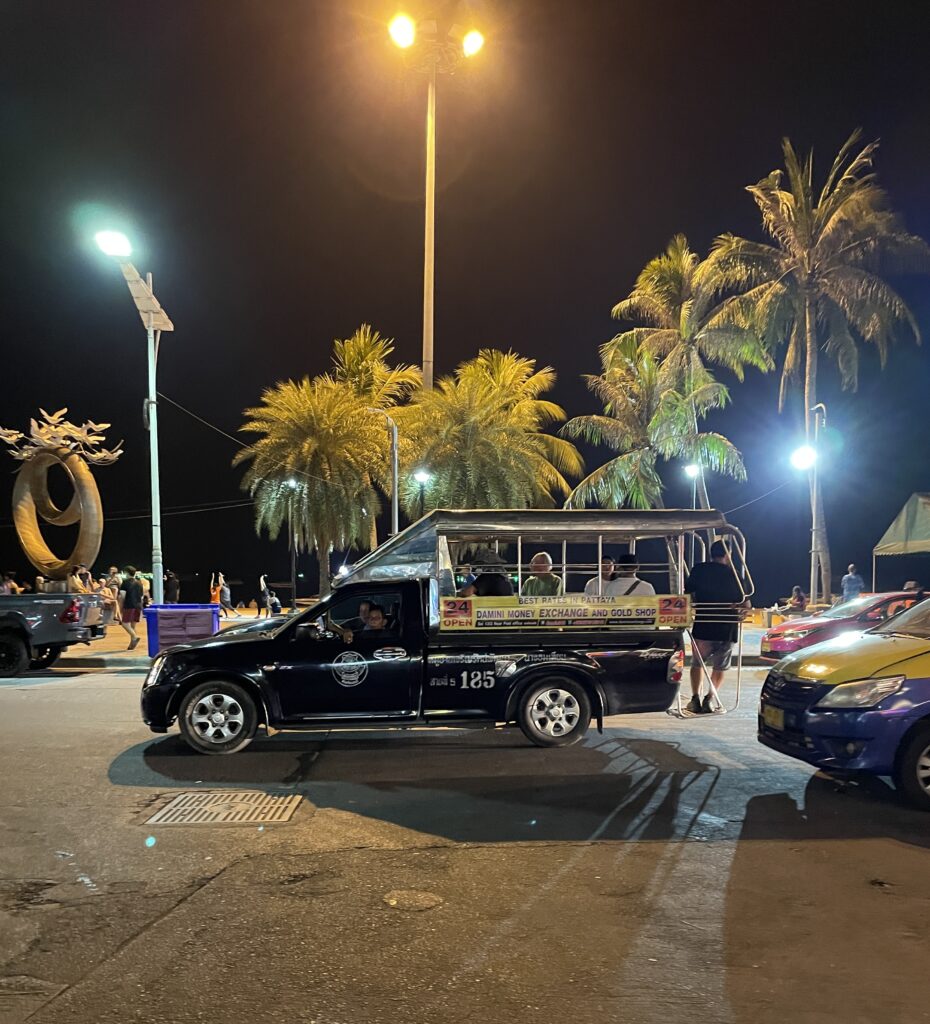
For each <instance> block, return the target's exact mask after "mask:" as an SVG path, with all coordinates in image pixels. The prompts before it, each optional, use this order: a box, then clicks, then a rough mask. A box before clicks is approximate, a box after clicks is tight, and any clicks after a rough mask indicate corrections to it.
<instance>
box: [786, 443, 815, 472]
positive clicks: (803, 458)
mask: <svg viewBox="0 0 930 1024" xmlns="http://www.w3.org/2000/svg"><path fill="white" fill-rule="evenodd" d="M816 461H817V452H816V451H815V450H814V449H813V448H811V446H810V445H809V444H802V445H801V447H800V448H795V450H794V451H793V452H792V453H791V465H792V466H794V468H795V469H812V468H813V466H814V463H815V462H816Z"/></svg>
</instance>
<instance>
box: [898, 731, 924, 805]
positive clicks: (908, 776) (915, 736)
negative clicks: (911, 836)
mask: <svg viewBox="0 0 930 1024" xmlns="http://www.w3.org/2000/svg"><path fill="white" fill-rule="evenodd" d="M894 784H895V787H896V788H897V789H898V791H899V792H901V793H903V794H904V795H905V796H906V797H907V799H908V800H909V801H910V802H911V803H912V804H913V805H914V806H915V807H919V808H920V809H921V810H922V811H930V725H920V726H918V727H917V728H916V729H915V730H914V732H912V733H911V735H910V737H909V739H907V740H906V741H905V743H904V745H903V746H902V748H901V750H900V752H899V753H898V758H897V763H896V764H895V771H894Z"/></svg>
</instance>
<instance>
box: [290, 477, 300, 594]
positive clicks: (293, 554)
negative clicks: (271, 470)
mask: <svg viewBox="0 0 930 1024" xmlns="http://www.w3.org/2000/svg"><path fill="white" fill-rule="evenodd" d="M287 486H288V487H289V488H290V489H291V491H296V490H297V488H298V487H299V486H300V485H299V484H298V483H297V481H296V480H294V479H293V478H291V479H290V480H288V482H287ZM295 497H296V495H295V494H291V497H290V500H289V501H288V503H287V532H288V533H289V534H290V542H291V545H290V546H291V611H292V612H295V611H297V530H296V528H295V526H294V498H295Z"/></svg>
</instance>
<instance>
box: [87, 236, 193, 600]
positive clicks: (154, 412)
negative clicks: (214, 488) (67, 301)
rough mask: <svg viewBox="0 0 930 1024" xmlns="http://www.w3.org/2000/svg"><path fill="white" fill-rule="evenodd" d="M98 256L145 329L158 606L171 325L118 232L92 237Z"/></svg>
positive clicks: (146, 413)
mask: <svg viewBox="0 0 930 1024" xmlns="http://www.w3.org/2000/svg"><path fill="white" fill-rule="evenodd" d="M94 240H95V241H96V243H97V245H98V247H99V248H100V250H101V252H103V253H105V254H106V255H107V256H110V257H112V258H113V259H115V260H117V261H118V262H119V268H120V270H121V271H122V272H123V277H124V278H125V279H126V284H127V285H128V286H129V293H130V294H131V295H132V298H133V301H134V302H135V304H136V309H137V310H138V311H139V316H140V317H141V318H142V323H143V324H144V325H145V333H146V339H147V343H148V397H147V398H146V400H145V403H144V405H143V410H144V412H143V419H144V421H145V425H146V428H147V429H148V432H149V468H150V475H151V491H152V598H153V600H154V602H155V604H162V603H163V602H164V597H165V589H164V588H165V566H164V558H163V555H162V550H161V493H160V482H159V478H158V389H157V386H156V372H157V368H158V344H159V341H160V339H161V332H162V331H173V330H174V324H173V323H172V322H171V321H170V320H169V319H168V315H167V314H166V313H165V311H164V310H163V309H162V308H161V306H160V305H159V302H158V299H156V298H155V293H154V292H153V290H152V275H151V274H146V279H145V280H144V281H143V280H142V277H141V275H140V274H139V271H138V270H136V268H135V267H134V266H133V265H132V264H131V263H130V262H129V257H130V255H132V246H131V245H130V244H129V239H128V238H127V237H126V236H125V235H124V234H122V233H121V232H119V231H98V232H97V234H96V235H95V236H94Z"/></svg>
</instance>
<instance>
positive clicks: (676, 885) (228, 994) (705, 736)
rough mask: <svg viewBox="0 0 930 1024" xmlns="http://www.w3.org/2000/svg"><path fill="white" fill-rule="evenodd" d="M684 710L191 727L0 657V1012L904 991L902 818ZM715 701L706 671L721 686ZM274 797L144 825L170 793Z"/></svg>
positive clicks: (923, 989)
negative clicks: (591, 723)
mask: <svg viewBox="0 0 930 1024" xmlns="http://www.w3.org/2000/svg"><path fill="white" fill-rule="evenodd" d="M763 675H764V673H763V672H762V671H748V672H744V693H743V701H742V707H741V708H740V709H739V710H738V711H736V712H734V713H731V714H728V715H726V716H722V717H715V718H714V719H712V720H698V721H686V722H680V721H677V720H674V719H671V718H669V717H668V716H664V715H648V716H638V717H631V718H626V719H613V720H611V721H610V723H609V728H607V729H606V730H605V732H604V734H603V735H598V734H597V733H596V732H592V733H591V734H590V735H589V736H588V738H587V740H586V742H585V743H584V744H583V745H579V746H576V747H572V748H569V749H567V750H557V751H545V750H539V749H536V748H534V747H531V746H529V745H527V743H526V742H525V741H524V740H523V737H522V735H521V734H520V733H518V732H506V733H499V732H486V731H468V732H460V731H439V732H429V733H428V732H424V731H418V732H414V733H401V732H384V733H377V734H372V733H367V734H363V733H354V734H339V735H322V734H320V735H316V736H312V737H306V738H301V737H295V736H293V735H290V736H287V735H279V736H276V737H273V738H271V739H261V740H259V741H258V742H256V743H254V744H253V745H252V747H250V748H249V749H248V750H247V751H245V752H243V753H242V754H238V755H235V756H233V757H230V758H209V757H203V756H198V755H195V754H193V753H192V752H190V751H188V749H187V748H186V747H185V746H184V745H183V744H182V743H181V742H180V740H179V739H178V738H177V736H176V734H175V735H169V736H167V737H155V736H152V735H151V734H150V733H148V732H147V730H145V729H144V727H143V726H142V725H141V723H140V721H139V719H138V711H137V698H138V690H139V686H140V684H141V680H142V676H141V674H138V673H129V672H108V673H94V672H85V673H83V674H80V673H74V674H71V673H69V672H68V670H67V669H66V668H63V669H56V670H52V671H51V672H48V673H45V674H42V675H35V676H31V677H25V678H23V679H19V680H0V778H2V780H3V784H2V787H0V828H2V836H3V843H2V851H0V1024H18V1022H20V1021H25V1020H28V1021H30V1022H35V1024H53V1022H54V1024H58V1022H65V1021H68V1022H70V1024H74V1022H85V1021H86V1022H95V1024H97V1022H99V1024H109V1022H114V1024H115V1022H120V1024H125V1022H134V1021H143V1022H153V1024H154V1022H159V1024H174V1022H177V1024H187V1022H207V1024H214V1022H215V1024H231V1022H239V1021H248V1022H253V1021H289V1022H290V1021H295V1022H307V1024H309V1022H314V1024H368V1022H382V1021H383V1022H392V1024H393V1022H405V1024H406V1022H411V1024H420V1022H423V1024H426V1022H429V1024H435V1022H445V1021H450V1022H458V1021H466V1020H467V1021H470V1022H476V1021H487V1022H490V1024H497V1022H505V1021H506V1022H507V1024H523V1022H529V1021H533V1022H539V1021H546V1022H548V1021H558V1020H570V1021H572V1022H573V1024H575V1022H578V1024H587V1022H595V1021H597V1022H604V1021H610V1022H614V1021H616V1022H627V1021H629V1022H637V1024H652V1022H656V1024H658V1022H662V1024H667V1022H668V1021H670V1020H687V1021H689V1022H700V1024H703V1022H708V1024H709V1022H714V1024H720V1022H725V1024H728V1022H740V1024H742V1022H747V1024H749V1022H752V1024H775V1022H778V1024H782V1022H783V1021H786V1020H791V1021H793V1022H799V1021H800V1022H805V1024H806V1022H812V1024H813V1022H825V1021H831V1022H833V1021H843V1024H859V1022H870V1024H871V1022H876V1021H882V1022H886V1021H901V1022H904V1021H907V1022H914V1021H922V1020H927V1019H930V977H928V974H927V971H926V958H927V953H928V940H927V917H928V909H930V870H928V868H930V853H928V849H927V848H928V846H930V818H928V816H925V815H921V814H919V813H917V812H914V811H911V810H909V809H908V808H907V807H905V806H903V805H902V804H901V803H900V802H899V800H898V799H897V797H896V795H895V794H894V792H893V790H892V789H891V788H890V787H889V786H886V785H885V784H884V783H883V782H880V781H875V782H874V783H872V784H869V785H865V786H857V787H852V788H845V789H844V788H841V787H838V786H837V785H836V784H834V783H833V782H831V781H829V780H826V779H822V778H819V777H816V776H815V775H814V774H813V772H812V771H811V770H809V769H807V768H805V767H804V766H802V765H799V764H797V763H795V762H792V761H789V760H786V759H783V758H780V757H777V756H776V755H774V754H772V753H770V752H768V751H767V750H765V749H764V748H762V747H761V746H759V745H758V744H757V743H756V741H755V737H754V710H755V704H756V697H757V694H758V690H759V686H760V685H761V680H762V678H763ZM729 689H730V696H731V699H732V683H731V684H730V687H729ZM226 789H248V790H259V791H263V792H268V793H296V794H299V795H301V796H302V798H303V800H302V802H301V805H300V807H299V808H298V810H297V812H296V814H295V815H294V817H293V818H292V819H291V821H290V822H289V823H287V824H278V825H266V826H264V827H262V828H260V827H258V826H256V825H202V826H150V825H147V824H145V822H146V819H147V818H148V817H150V816H151V815H152V814H153V813H155V811H156V810H158V809H159V808H160V807H162V806H164V804H165V803H167V802H168V800H170V799H171V798H173V797H174V796H176V795H177V794H179V793H181V792H187V791H196V790H226Z"/></svg>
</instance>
